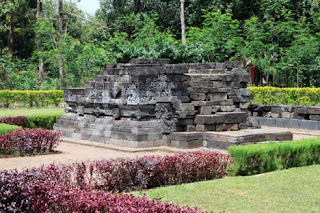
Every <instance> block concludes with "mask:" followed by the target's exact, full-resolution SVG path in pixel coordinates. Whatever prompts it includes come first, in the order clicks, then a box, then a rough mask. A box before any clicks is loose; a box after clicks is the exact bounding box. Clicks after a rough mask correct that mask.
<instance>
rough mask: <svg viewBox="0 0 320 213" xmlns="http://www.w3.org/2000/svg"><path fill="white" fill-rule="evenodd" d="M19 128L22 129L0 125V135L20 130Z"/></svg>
mask: <svg viewBox="0 0 320 213" xmlns="http://www.w3.org/2000/svg"><path fill="white" fill-rule="evenodd" d="M21 128H22V127H21V126H16V125H9V124H3V123H0V135H2V134H5V133H8V132H12V131H13V130H16V129H21Z"/></svg>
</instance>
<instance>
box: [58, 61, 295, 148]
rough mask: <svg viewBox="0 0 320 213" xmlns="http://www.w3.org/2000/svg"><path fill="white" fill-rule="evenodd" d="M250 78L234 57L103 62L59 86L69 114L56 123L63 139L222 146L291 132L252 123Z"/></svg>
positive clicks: (286, 137)
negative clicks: (92, 74)
mask: <svg viewBox="0 0 320 213" xmlns="http://www.w3.org/2000/svg"><path fill="white" fill-rule="evenodd" d="M249 81H250V77H249V74H248V73H247V72H246V71H245V70H243V69H242V68H241V63H240V62H224V63H189V64H169V60H168V59H132V60H131V61H130V63H128V64H122V63H118V64H109V65H108V66H107V67H106V69H105V70H104V71H103V74H102V75H98V76H96V78H95V81H90V82H87V83H86V85H85V88H74V89H65V94H64V99H65V102H66V103H67V104H68V107H66V111H67V113H66V114H65V115H63V116H62V118H61V119H60V120H58V122H57V123H56V124H55V125H54V129H56V130H61V131H63V132H64V133H65V137H66V138H73V139H75V140H88V141H92V142H100V143H104V144H113V145H120V146H127V147H155V146H173V147H180V148H195V147H202V146H204V147H212V148H226V147H227V146H229V145H231V144H241V143H248V142H259V141H266V140H290V139H292V134H291V133H288V132H278V131H266V130H260V129H257V128H256V129H252V124H254V122H250V121H249V120H250V119H249V117H248V109H247V107H248V105H249V101H250V91H249V90H248V89H246V86H247V83H248V82H249ZM248 128H249V129H248Z"/></svg>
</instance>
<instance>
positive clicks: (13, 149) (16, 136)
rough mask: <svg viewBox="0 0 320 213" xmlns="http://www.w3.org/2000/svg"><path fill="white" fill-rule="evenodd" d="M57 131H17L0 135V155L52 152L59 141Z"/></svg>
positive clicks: (59, 137)
mask: <svg viewBox="0 0 320 213" xmlns="http://www.w3.org/2000/svg"><path fill="white" fill-rule="evenodd" d="M61 136H62V134H61V133H60V132H58V131H49V130H43V129H18V130H14V131H12V132H10V133H6V134H3V135H0V155H24V154H35V153H46V152H51V151H53V148H55V147H56V146H57V145H58V144H59V143H60V141H61Z"/></svg>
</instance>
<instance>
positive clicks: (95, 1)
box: [77, 0, 100, 15]
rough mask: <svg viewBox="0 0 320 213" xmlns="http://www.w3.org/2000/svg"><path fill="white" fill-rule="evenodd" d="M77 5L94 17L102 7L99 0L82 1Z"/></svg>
mask: <svg viewBox="0 0 320 213" xmlns="http://www.w3.org/2000/svg"><path fill="white" fill-rule="evenodd" d="M77 4H78V6H79V7H80V8H81V9H82V10H83V11H85V12H87V13H89V14H90V15H94V13H95V12H96V10H97V9H99V7H100V4H99V0H81V1H80V2H79V3H77Z"/></svg>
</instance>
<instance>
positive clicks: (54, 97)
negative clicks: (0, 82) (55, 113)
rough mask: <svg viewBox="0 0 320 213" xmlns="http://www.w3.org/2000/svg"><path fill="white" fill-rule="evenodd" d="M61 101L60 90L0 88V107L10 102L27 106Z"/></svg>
mask: <svg viewBox="0 0 320 213" xmlns="http://www.w3.org/2000/svg"><path fill="white" fill-rule="evenodd" d="M62 101H63V91H62V90H0V107H1V106H2V107H5V108H8V107H10V105H12V104H18V105H21V106H27V107H43V106H49V105H54V106H58V105H59V104H60V103H62Z"/></svg>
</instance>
